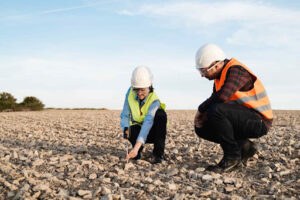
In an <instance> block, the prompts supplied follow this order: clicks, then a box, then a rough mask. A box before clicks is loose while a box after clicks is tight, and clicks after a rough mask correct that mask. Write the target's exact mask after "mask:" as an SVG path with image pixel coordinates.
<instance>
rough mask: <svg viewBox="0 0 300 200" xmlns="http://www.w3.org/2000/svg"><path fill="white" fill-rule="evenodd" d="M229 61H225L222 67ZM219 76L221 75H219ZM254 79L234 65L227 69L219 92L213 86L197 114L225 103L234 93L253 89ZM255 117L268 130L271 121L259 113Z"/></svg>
mask: <svg viewBox="0 0 300 200" xmlns="http://www.w3.org/2000/svg"><path fill="white" fill-rule="evenodd" d="M228 62H229V60H227V59H226V60H225V63H224V66H225V65H227V63H228ZM220 75H221V73H220ZM254 81H255V77H253V76H252V75H251V74H250V73H249V72H248V71H247V70H246V69H244V68H243V67H241V66H239V65H236V66H232V67H230V68H229V70H228V71H227V74H226V80H225V82H224V85H223V86H222V88H221V89H220V90H219V91H216V88H215V85H214V89H213V93H212V95H211V96H210V97H209V98H208V99H207V100H206V101H204V102H203V103H202V104H201V105H200V106H199V107H198V110H199V112H205V111H207V109H208V107H209V105H211V104H215V103H223V102H226V101H227V100H228V99H229V98H230V97H231V96H232V95H233V94H234V93H235V92H236V91H248V90H250V89H251V88H253V84H254ZM257 115H258V116H259V117H260V118H261V119H262V120H263V121H264V123H265V125H266V126H267V127H268V128H270V127H271V124H272V121H273V120H272V119H266V118H264V117H263V116H262V115H261V114H260V113H258V112H257Z"/></svg>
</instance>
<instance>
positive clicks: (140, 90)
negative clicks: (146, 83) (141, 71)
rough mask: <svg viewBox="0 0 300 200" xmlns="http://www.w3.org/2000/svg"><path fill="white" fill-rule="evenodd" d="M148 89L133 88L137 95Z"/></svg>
mask: <svg viewBox="0 0 300 200" xmlns="http://www.w3.org/2000/svg"><path fill="white" fill-rule="evenodd" d="M147 89H148V88H133V91H134V92H135V93H138V92H146V91H147Z"/></svg>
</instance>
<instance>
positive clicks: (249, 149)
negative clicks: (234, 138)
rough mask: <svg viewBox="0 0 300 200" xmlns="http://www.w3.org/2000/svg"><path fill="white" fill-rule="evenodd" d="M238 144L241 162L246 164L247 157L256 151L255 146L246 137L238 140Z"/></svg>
mask: <svg viewBox="0 0 300 200" xmlns="http://www.w3.org/2000/svg"><path fill="white" fill-rule="evenodd" d="M238 144H239V146H240V148H241V156H242V163H243V165H245V166H247V161H248V159H249V158H251V157H252V156H254V155H255V154H256V153H257V146H256V144H255V143H254V142H251V141H250V140H248V139H246V140H242V141H238Z"/></svg>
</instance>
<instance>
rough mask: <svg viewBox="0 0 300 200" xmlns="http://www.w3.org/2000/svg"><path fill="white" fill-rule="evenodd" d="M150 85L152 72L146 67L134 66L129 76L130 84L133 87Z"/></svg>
mask: <svg viewBox="0 0 300 200" xmlns="http://www.w3.org/2000/svg"><path fill="white" fill-rule="evenodd" d="M151 85H152V73H151V72H150V70H149V69H148V67H144V66H139V67H137V68H135V69H134V70H133V72H132V76H131V86H132V87H134V88H147V87H150V86H151Z"/></svg>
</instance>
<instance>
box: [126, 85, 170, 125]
mask: <svg viewBox="0 0 300 200" xmlns="http://www.w3.org/2000/svg"><path fill="white" fill-rule="evenodd" d="M156 100H159V98H158V96H157V94H156V93H155V92H151V93H149V95H148V97H147V99H146V102H145V104H144V105H143V106H142V107H141V108H140V105H139V102H138V101H137V100H136V93H135V92H134V91H133V89H132V88H131V89H130V92H129V95H128V104H129V107H130V112H131V119H130V125H133V124H142V123H143V121H144V120H145V116H146V115H147V114H148V111H149V107H150V105H151V104H152V103H153V102H154V101H156ZM160 108H162V109H163V110H164V111H165V110H166V106H165V104H163V103H161V102H160Z"/></svg>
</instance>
